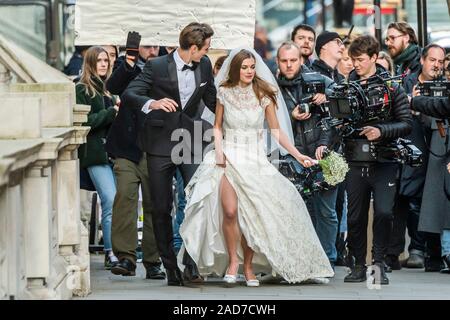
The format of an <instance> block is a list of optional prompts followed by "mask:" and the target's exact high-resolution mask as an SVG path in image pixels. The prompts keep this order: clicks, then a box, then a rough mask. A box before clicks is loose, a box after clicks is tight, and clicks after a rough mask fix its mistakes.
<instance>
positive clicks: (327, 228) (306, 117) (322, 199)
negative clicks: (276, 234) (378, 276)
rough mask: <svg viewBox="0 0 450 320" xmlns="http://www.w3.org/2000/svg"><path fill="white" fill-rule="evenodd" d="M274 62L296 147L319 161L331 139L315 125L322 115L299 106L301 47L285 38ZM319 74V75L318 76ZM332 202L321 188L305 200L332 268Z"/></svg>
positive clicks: (317, 98) (318, 100)
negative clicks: (289, 116) (278, 72)
mask: <svg viewBox="0 0 450 320" xmlns="http://www.w3.org/2000/svg"><path fill="white" fill-rule="evenodd" d="M277 64H278V67H279V69H280V74H279V76H278V79H277V81H278V85H279V86H280V90H281V93H282V94H283V98H284V101H285V102H286V106H287V108H288V110H289V112H290V114H291V120H292V128H293V131H294V139H295V147H296V148H297V149H298V150H299V151H300V152H301V153H303V154H306V155H308V156H310V157H315V158H316V159H318V160H321V159H322V157H323V152H324V151H325V150H326V149H327V147H328V144H329V141H330V138H329V135H328V132H327V131H325V130H322V128H321V127H320V126H318V123H319V122H320V120H321V115H319V114H318V113H316V112H302V111H301V109H300V107H299V102H300V101H301V100H302V98H303V97H304V93H303V92H302V85H303V82H304V81H305V80H304V79H303V73H306V72H308V71H309V70H308V69H307V68H305V67H303V66H302V63H301V58H300V48H299V47H298V46H297V44H296V43H295V42H292V41H287V42H284V43H282V44H281V46H280V48H279V49H278V52H277ZM318 76H319V77H320V75H318ZM324 82H325V86H326V87H329V86H331V85H332V84H333V82H332V81H331V80H330V79H325V77H324ZM325 102H326V96H325V94H321V93H317V94H315V95H314V96H313V97H312V100H311V105H312V106H311V108H317V107H318V106H319V105H321V104H323V103H325ZM335 204H336V190H327V191H321V192H320V193H318V194H315V195H313V196H312V197H311V198H309V199H306V205H307V206H308V211H309V213H310V215H311V219H312V222H313V225H314V228H315V230H316V232H317V236H318V237H319V240H320V243H321V244H322V247H323V249H324V251H325V253H326V254H327V257H328V259H329V261H330V264H331V266H333V267H334V264H335V262H336V257H337V252H336V246H335V240H336V235H337V231H338V220H337V217H336V211H335V209H334V208H335Z"/></svg>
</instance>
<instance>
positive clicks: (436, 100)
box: [411, 96, 450, 119]
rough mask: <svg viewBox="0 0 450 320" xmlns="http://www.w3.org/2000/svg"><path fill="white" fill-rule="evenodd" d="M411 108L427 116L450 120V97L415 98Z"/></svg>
mask: <svg viewBox="0 0 450 320" xmlns="http://www.w3.org/2000/svg"><path fill="white" fill-rule="evenodd" d="M411 106H412V108H413V110H417V111H420V112H422V113H425V114H426V115H429V116H432V117H435V118H442V119H445V118H448V119H450V97H448V98H445V97H425V96H419V97H414V98H413V99H412V103H411Z"/></svg>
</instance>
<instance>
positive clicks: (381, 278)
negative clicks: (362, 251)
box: [371, 262, 389, 285]
mask: <svg viewBox="0 0 450 320" xmlns="http://www.w3.org/2000/svg"><path fill="white" fill-rule="evenodd" d="M373 267H375V269H372V274H371V275H372V277H373V284H383V285H387V284H389V278H388V277H387V276H386V265H385V263H384V262H375V263H374V265H373ZM378 270H379V272H378Z"/></svg>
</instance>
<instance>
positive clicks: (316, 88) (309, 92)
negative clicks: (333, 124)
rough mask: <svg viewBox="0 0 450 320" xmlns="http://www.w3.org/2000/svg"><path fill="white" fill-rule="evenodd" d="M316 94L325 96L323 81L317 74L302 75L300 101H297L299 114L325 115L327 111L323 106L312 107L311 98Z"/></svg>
mask: <svg viewBox="0 0 450 320" xmlns="http://www.w3.org/2000/svg"><path fill="white" fill-rule="evenodd" d="M317 93H323V94H325V79H324V77H323V76H322V75H321V74H320V73H318V72H307V73H303V74H302V99H301V101H299V103H298V106H299V108H300V112H303V113H305V112H308V113H317V114H320V115H325V114H327V113H328V110H327V109H326V108H325V107H324V105H319V106H318V105H314V106H312V98H313V97H314V95H315V94H317Z"/></svg>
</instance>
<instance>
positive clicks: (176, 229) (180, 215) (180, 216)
mask: <svg viewBox="0 0 450 320" xmlns="http://www.w3.org/2000/svg"><path fill="white" fill-rule="evenodd" d="M175 178H176V180H177V185H176V191H177V199H178V201H177V213H176V216H175V219H173V248H174V250H175V252H178V251H179V250H180V248H181V245H182V244H183V239H182V238H181V235H180V226H181V224H182V223H183V220H184V208H185V207H186V197H185V194H184V183H183V177H182V176H181V172H180V170H178V169H177V171H176V172H175Z"/></svg>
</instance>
